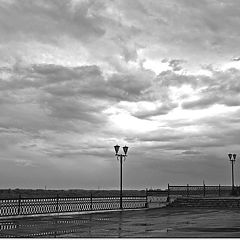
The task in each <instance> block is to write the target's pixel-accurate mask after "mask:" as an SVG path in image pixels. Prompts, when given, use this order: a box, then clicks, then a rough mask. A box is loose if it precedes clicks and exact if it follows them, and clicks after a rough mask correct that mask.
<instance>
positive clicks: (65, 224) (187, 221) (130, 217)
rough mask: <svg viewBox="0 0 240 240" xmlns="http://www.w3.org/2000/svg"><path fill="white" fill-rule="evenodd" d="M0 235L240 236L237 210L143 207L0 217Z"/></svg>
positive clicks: (239, 216)
mask: <svg viewBox="0 0 240 240" xmlns="http://www.w3.org/2000/svg"><path fill="white" fill-rule="evenodd" d="M3 237H35V238H36V237H64V238H73V237H77V238H81V237H84V238H89V237H94V238H97V237H104V238H106V237H134V238H137V237H157V238H160V237H173V238H176V237H202V238H208V237H225V238H228V237H240V210H217V209H172V208H159V209H145V210H139V211H122V212H121V211H115V212H105V213H94V214H81V215H68V216H63V215H60V216H41V217H40V216H39V217H28V218H19V219H12V220H10V219H6V220H0V238H3Z"/></svg>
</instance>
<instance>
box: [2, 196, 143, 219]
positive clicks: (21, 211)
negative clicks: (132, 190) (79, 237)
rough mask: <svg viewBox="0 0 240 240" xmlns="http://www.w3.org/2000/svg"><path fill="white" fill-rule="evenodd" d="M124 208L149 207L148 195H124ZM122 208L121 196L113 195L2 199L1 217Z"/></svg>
mask: <svg viewBox="0 0 240 240" xmlns="http://www.w3.org/2000/svg"><path fill="white" fill-rule="evenodd" d="M122 204H123V208H124V209H134V208H145V207H147V196H124V197H123V203H122ZM119 208H120V198H119V197H116V196H113V197H109V196H108V197H94V196H92V195H91V196H89V197H59V196H56V197H47V198H22V197H21V195H19V197H18V198H14V199H0V217H3V216H17V215H35V214H48V213H64V212H81V211H98V210H114V209H119Z"/></svg>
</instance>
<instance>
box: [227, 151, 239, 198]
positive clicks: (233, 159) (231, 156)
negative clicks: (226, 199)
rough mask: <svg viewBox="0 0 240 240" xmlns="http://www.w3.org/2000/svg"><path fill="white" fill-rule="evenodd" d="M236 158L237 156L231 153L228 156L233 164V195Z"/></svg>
mask: <svg viewBox="0 0 240 240" xmlns="http://www.w3.org/2000/svg"><path fill="white" fill-rule="evenodd" d="M236 156H237V154H235V153H234V154H232V153H229V154H228V157H229V159H230V161H231V162H232V194H233V193H234V171H233V163H234V162H235V161H236Z"/></svg>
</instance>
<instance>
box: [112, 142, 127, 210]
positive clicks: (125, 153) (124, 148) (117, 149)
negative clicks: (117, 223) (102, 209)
mask: <svg viewBox="0 0 240 240" xmlns="http://www.w3.org/2000/svg"><path fill="white" fill-rule="evenodd" d="M119 148H120V146H118V145H116V146H114V149H115V152H116V154H115V156H116V157H117V160H119V159H120V209H122V208H123V207H122V160H123V159H124V161H125V160H126V157H127V151H128V147H127V146H125V147H123V152H124V154H118V151H119Z"/></svg>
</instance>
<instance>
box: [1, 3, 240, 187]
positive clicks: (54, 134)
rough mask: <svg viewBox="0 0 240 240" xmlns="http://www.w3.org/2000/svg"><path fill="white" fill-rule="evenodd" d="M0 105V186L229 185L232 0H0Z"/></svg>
mask: <svg viewBox="0 0 240 240" xmlns="http://www.w3.org/2000/svg"><path fill="white" fill-rule="evenodd" d="M0 112H1V113H0V188H16V187H21V188H22V187H25V188H44V186H47V188H89V189H97V188H101V189H118V188H119V162H117V160H116V158H115V156H114V149H113V146H114V145H115V144H119V145H120V146H124V145H127V146H129V155H128V158H127V160H126V161H125V162H124V172H123V177H124V180H123V184H124V188H125V189H133V188H134V189H145V188H150V187H159V188H165V187H166V186H167V183H170V184H187V183H188V184H202V183H203V180H204V181H205V183H206V184H228V185H230V184H231V165H230V162H229V160H228V157H227V153H228V152H236V153H237V154H238V153H239V154H240V152H239V143H240V131H239V129H240V1H236V0H234V1H231V0H225V1H221V0H201V1H193V0H143V1H141V0H139V1H138V0H111V1H107V0H104V1H101V0H97V1H95V0H89V1H88V0H79V1H78V0H72V1H70V0H69V1H65V0H61V1H59V0H48V1H40V0H38V1H33V0H18V1H14V0H0ZM239 161H240V159H237V162H236V164H235V175H236V184H240V173H239V174H238V172H239V170H240V164H239Z"/></svg>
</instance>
